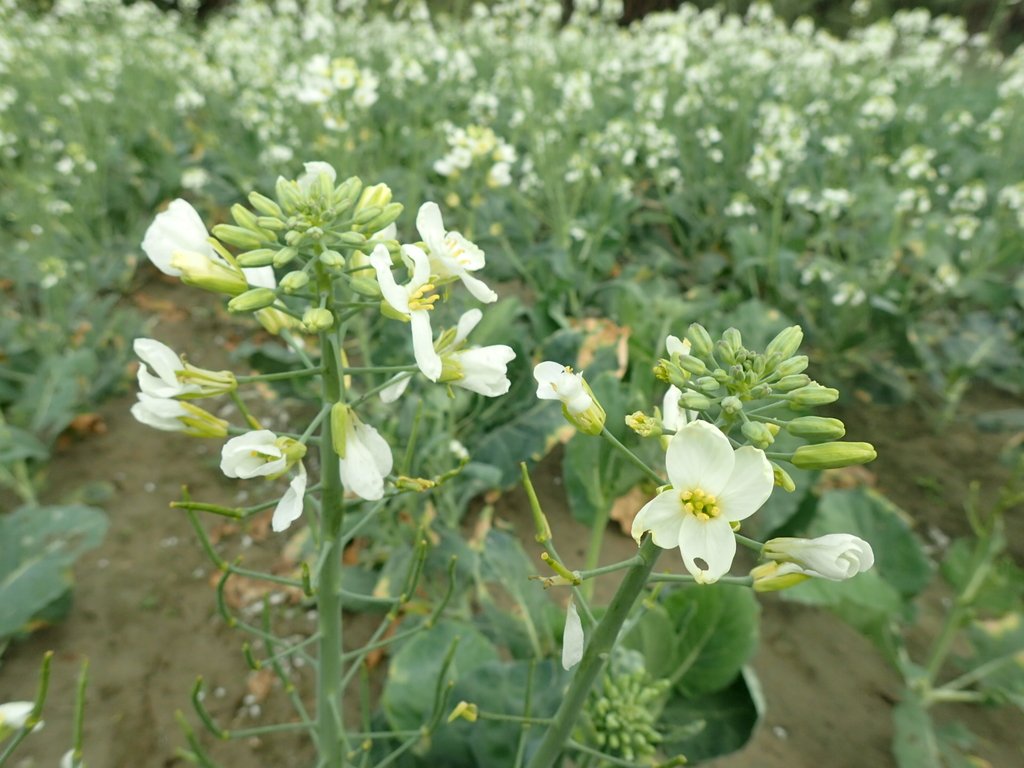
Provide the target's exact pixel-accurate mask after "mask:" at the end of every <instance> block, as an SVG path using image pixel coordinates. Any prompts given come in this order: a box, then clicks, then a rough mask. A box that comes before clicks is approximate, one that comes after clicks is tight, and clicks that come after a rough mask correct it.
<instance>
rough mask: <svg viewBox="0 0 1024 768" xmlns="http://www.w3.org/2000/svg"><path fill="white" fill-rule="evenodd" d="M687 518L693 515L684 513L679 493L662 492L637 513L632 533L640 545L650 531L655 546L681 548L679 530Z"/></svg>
mask: <svg viewBox="0 0 1024 768" xmlns="http://www.w3.org/2000/svg"><path fill="white" fill-rule="evenodd" d="M686 517H692V515H687V514H686V512H684V511H683V507H682V504H680V503H679V491H675V490H669V491H662V492H661V493H659V494H658V495H657V496H655V497H654V498H653V499H651V500H650V501H648V502H647V503H646V504H644V505H643V507H641V508H640V511H639V512H637V513H636V517H634V518H633V528H632V529H631V530H630V533H631V534H632V536H633V539H634V540H635V541H636V543H637V544H639V543H640V539H641V538H642V537H643V535H644V533H645V532H646V531H650V532H651V538H652V539H653V540H654V543H655V544H657V545H658V546H659V547H661V548H662V549H672V547H677V546H679V530H680V526H681V525H682V524H683V519H684V518H686Z"/></svg>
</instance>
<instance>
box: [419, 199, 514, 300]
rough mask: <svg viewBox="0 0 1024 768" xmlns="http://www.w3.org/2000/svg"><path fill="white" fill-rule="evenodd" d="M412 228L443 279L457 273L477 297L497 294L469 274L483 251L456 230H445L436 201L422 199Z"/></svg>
mask: <svg viewBox="0 0 1024 768" xmlns="http://www.w3.org/2000/svg"><path fill="white" fill-rule="evenodd" d="M416 229H417V231H419V233H420V237H422V238H423V242H425V243H426V244H427V248H428V249H429V250H430V268H431V270H433V272H434V274H436V275H437V276H438V277H440V278H442V279H444V278H448V277H457V278H458V279H459V280H461V281H462V283H463V285H465V286H466V288H467V289H468V290H469V292H470V293H471V294H473V297H474V298H475V299H477V300H478V301H482V302H484V303H485V304H489V303H491V302H493V301H497V300H498V294H496V293H495V292H494V291H492V290H491V289H490V288H488V287H487V286H486V285H485V284H484V283H483V282H482V281H480V280H478V279H477V278H475V277H473V276H472V275H471V274H469V273H470V272H476V271H477V270H478V269H481V268H482V267H483V266H484V252H483V251H482V250H480V248H478V247H477V246H476V244H474V243H472V242H470V241H469V240H467V239H466V238H464V237H463V236H462V235H461V234H459V233H458V232H446V231H445V229H444V222H443V221H442V220H441V209H440V208H438V207H437V203H424V204H423V205H422V206H420V210H419V213H418V214H417V215H416Z"/></svg>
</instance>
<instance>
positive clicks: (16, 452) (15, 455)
mask: <svg viewBox="0 0 1024 768" xmlns="http://www.w3.org/2000/svg"><path fill="white" fill-rule="evenodd" d="M49 455H50V452H49V451H48V450H47V449H46V446H45V445H43V444H42V443H41V442H40V441H39V438H37V437H36V436H35V435H33V434H32V433H31V432H26V431H25V430H24V429H18V428H17V427H12V426H10V425H9V424H0V466H2V465H4V464H11V463H13V462H15V461H21V460H23V459H39V460H45V459H46V458H47V457H48V456H49Z"/></svg>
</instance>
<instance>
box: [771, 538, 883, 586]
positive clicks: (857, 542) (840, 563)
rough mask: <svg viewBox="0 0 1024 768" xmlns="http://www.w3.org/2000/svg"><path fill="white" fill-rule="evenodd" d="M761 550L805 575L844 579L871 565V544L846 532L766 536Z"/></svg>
mask: <svg viewBox="0 0 1024 768" xmlns="http://www.w3.org/2000/svg"><path fill="white" fill-rule="evenodd" d="M762 551H763V554H764V556H765V557H767V558H769V559H771V560H777V561H780V562H784V563H791V564H793V565H796V566H798V567H799V568H800V569H801V571H802V572H803V573H806V574H807V575H809V576H818V577H819V578H822V579H828V580H829V581H844V580H846V579H849V578H852V577H853V576H856V575H857V574H858V573H861V572H862V571H866V570H868V569H869V568H871V566H873V565H874V564H875V553H874V552H873V551H872V549H871V545H870V544H868V543H867V542H866V541H864V540H863V539H861V538H859V537H857V536H853V535H852V534H849V533H829V534H826V535H825V536H819V537H818V538H816V539H797V538H780V539H770V540H769V541H767V542H765V545H764V549H763V550H762Z"/></svg>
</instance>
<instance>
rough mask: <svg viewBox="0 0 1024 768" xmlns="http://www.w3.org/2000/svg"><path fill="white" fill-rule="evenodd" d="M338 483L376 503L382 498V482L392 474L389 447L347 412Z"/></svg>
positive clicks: (382, 439) (373, 430)
mask: <svg viewBox="0 0 1024 768" xmlns="http://www.w3.org/2000/svg"><path fill="white" fill-rule="evenodd" d="M338 461H339V464H340V466H341V482H342V483H343V484H344V486H345V488H346V489H347V490H349V491H351V492H352V493H354V494H355V495H356V496H359V497H360V498H362V499H367V500H369V501H376V500H377V499H379V498H381V497H382V496H384V478H386V477H387V476H388V475H389V474H390V473H391V467H392V465H393V461H394V460H393V459H392V457H391V446H389V445H388V444H387V441H386V440H385V439H384V438H383V437H381V436H380V433H379V432H378V431H377V430H376V429H374V428H373V427H371V426H370V425H369V424H364V423H363V422H362V421H360V420H359V418H358V417H357V416H356V414H355V412H353V411H349V414H348V419H346V421H345V455H344V456H342V457H341V458H340V459H339V460H338Z"/></svg>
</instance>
